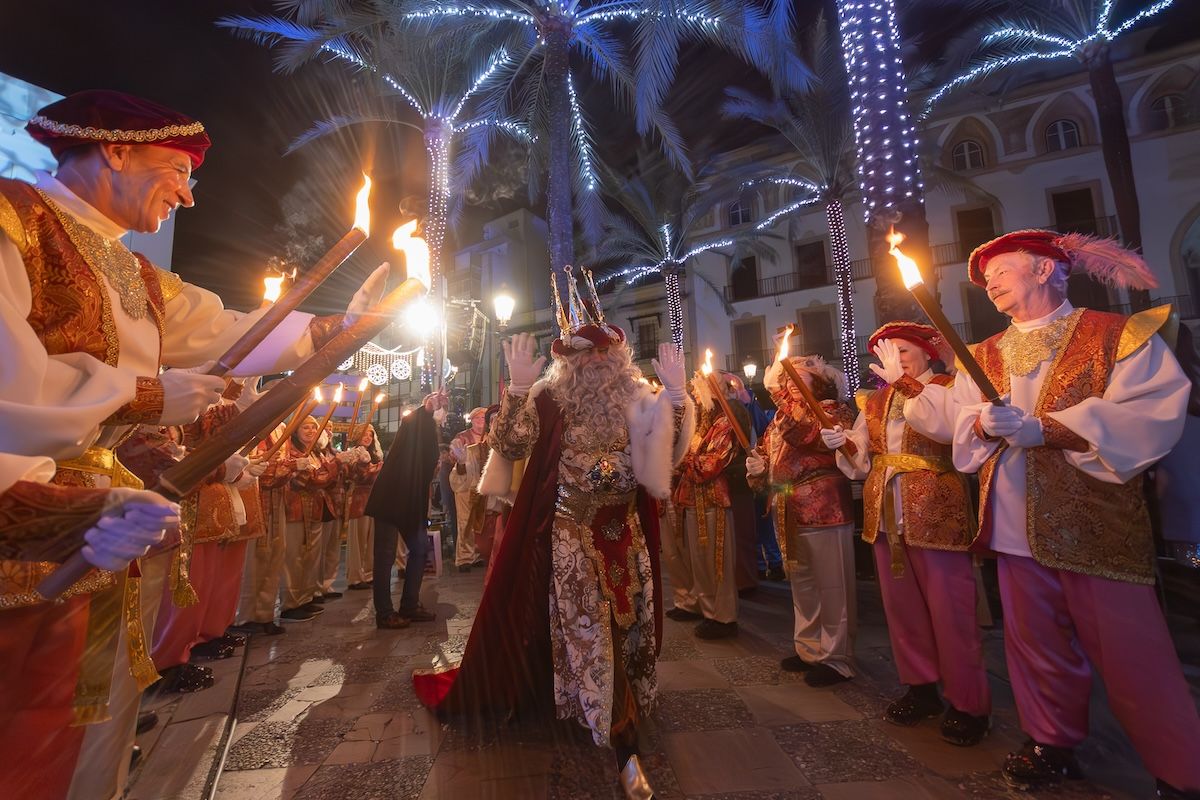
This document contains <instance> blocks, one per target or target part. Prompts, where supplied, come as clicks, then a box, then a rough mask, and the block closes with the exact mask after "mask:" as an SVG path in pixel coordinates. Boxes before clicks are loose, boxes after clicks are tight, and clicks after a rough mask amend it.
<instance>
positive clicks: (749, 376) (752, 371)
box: [742, 361, 758, 383]
mask: <svg viewBox="0 0 1200 800" xmlns="http://www.w3.org/2000/svg"><path fill="white" fill-rule="evenodd" d="M742 374H743V375H745V376H746V381H747V382H748V383H754V376H755V375H757V374H758V364H755V363H754V362H753V361H747V362H746V363H745V364H742Z"/></svg>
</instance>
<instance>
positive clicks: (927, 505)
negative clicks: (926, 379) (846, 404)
mask: <svg viewBox="0 0 1200 800" xmlns="http://www.w3.org/2000/svg"><path fill="white" fill-rule="evenodd" d="M930 383H932V384H936V385H938V386H950V385H951V384H953V383H954V379H953V378H951V377H950V376H949V375H934V376H933V379H932V380H931V381H930ZM893 398H895V403H896V404H902V403H903V402H904V398H903V397H902V396H900V397H897V396H896V390H895V388H894V387H892V386H888V387H885V388H883V389H880V390H879V391H876V392H874V393H872V394H871V396H870V397H869V398H868V399H867V403H866V407H865V408H864V409H863V413H864V414H866V415H867V442H868V444H869V446H870V449H871V457H872V463H871V472H870V474H869V475H867V480H866V483H865V484H864V485H863V533H862V535H863V539H864V540H865V541H867V542H874V541H875V536H876V534H877V533H878V531H879V529H880V528H881V527H882V526H883V519H884V513H883V507H884V502H885V500H886V497H885V493H887V492H890V491H891V486H890V482H889V481H887V480H886V477H887V472H888V465H886V464H885V463H883V462H884V459H882V458H877V456H883V455H885V454H887V452H888V448H887V423H888V415H889V412H890V411H891V407H892V403H893ZM950 450H951V448H950V445H948V444H939V443H938V442H935V441H933V440H932V439H930V438H928V437H926V436H922V435H921V434H919V433H917V432H916V431H915V430H913V428H912V427H911V426H910V425H908V423H905V424H904V434H903V438H902V439H901V453H902V454H903V455H905V456H914V457H915V458H913V459H911V460H912V461H914V462H915V463H914V465H913V466H914V467H919V466H921V465H927V466H929V467H933V468H928V469H919V468H915V469H912V471H904V472H902V473H901V474H898V475H894V476H893V478H892V480H895V481H899V482H900V503H901V506H902V519H903V520H904V530H903V534H904V542H905V544H907V545H909V546H910V547H924V548H927V549H931V550H966V549H968V548H969V547H970V546H971V543H972V542H973V541H974V539H975V522H974V520H973V519H972V518H971V505H970V501H969V500H968V496H967V484H966V479H965V478H964V477H963V476H962V475H961V474H960V473H958V472H956V471H955V470H954V468H953V461H952V460H951V452H950Z"/></svg>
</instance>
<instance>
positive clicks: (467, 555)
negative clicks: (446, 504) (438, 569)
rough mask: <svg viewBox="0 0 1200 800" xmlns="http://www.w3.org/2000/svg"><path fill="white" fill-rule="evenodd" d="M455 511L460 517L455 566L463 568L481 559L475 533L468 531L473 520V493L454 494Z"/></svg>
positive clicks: (455, 545) (455, 547) (455, 549)
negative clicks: (469, 523)
mask: <svg viewBox="0 0 1200 800" xmlns="http://www.w3.org/2000/svg"><path fill="white" fill-rule="evenodd" d="M454 509H455V512H456V513H457V516H458V538H457V539H456V540H455V544H454V566H456V567H463V566H466V565H468V564H472V563H474V562H475V559H477V558H479V549H478V548H477V547H476V546H475V531H472V530H468V529H467V523H468V522H470V520H471V492H470V491H469V490H468V491H465V492H455V493H454Z"/></svg>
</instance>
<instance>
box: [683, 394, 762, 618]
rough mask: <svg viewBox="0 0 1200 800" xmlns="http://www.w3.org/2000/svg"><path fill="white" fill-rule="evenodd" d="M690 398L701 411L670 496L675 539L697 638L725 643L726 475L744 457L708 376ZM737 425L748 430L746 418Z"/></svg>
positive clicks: (733, 612)
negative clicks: (686, 564) (688, 579)
mask: <svg viewBox="0 0 1200 800" xmlns="http://www.w3.org/2000/svg"><path fill="white" fill-rule="evenodd" d="M692 395H693V396H694V397H695V398H696V402H697V405H698V406H699V409H698V410H697V413H696V431H695V433H693V434H692V438H691V442H690V444H689V446H688V451H687V454H686V455H684V457H683V461H682V462H681V463H680V465H679V469H678V476H679V477H678V480H677V481H676V483H675V491H674V493H673V495H672V502H673V503H674V506H675V524H676V525H677V526H678V528H679V530H677V531H676V532H675V536H676V541H682V542H683V552H684V553H685V554H686V557H687V558H688V560H689V561H690V570H689V572H690V573H691V576H692V587H691V591H692V593H693V594H694V596H695V598H696V607H697V608H698V609H699V612H700V615H701V616H702V617H703V619H702V620H701V622H700V624H699V625H697V626H696V629H695V634H696V636H698V637H699V638H701V639H724V638H727V637H730V636H736V635H737V580H736V576H735V570H736V562H737V555H736V553H737V540H736V533H735V530H734V520H733V503H732V499H731V487H730V485H729V480H728V479H727V478H726V476H725V470H726V469H728V467H729V465H730V464H732V463H733V462H734V461H735V460H738V461H742V462H744V461H745V458H746V453H745V451H744V450H742V448H741V446H740V445H739V444H738V442H737V438H736V437H735V435H734V433H733V423H732V421H731V420H730V419H729V417H727V416H726V415H725V413H724V412H723V411H722V410H721V407H720V406H718V405H717V402H716V400H715V399H714V397H713V390H712V385H711V383H710V382H709V380H708V376H706V375H703V374H701V373H700V372H696V374H695V375H694V376H693V377H692ZM732 407H733V408H734V409H735V411H734V413H737V412H738V411H742V407H741V404H740V403H737V402H736V400H735V402H734V403H733V404H732ZM737 423H738V424H741V425H745V426H746V428H744V429H748V428H749V418H748V417H746V416H745V414H743V415H742V416H741V417H739V419H738V420H737ZM676 608H679V606H678V600H677V602H676ZM685 610H686V609H685Z"/></svg>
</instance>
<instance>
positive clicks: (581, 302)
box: [550, 265, 625, 356]
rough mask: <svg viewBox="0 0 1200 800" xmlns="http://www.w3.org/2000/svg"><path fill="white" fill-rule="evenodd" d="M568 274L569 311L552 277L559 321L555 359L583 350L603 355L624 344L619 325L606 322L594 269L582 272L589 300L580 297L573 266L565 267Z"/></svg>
mask: <svg viewBox="0 0 1200 800" xmlns="http://www.w3.org/2000/svg"><path fill="white" fill-rule="evenodd" d="M566 273H567V303H566V308H564V307H563V300H562V296H561V295H560V294H559V291H558V282H557V281H556V280H555V279H554V276H553V275H551V276H550V290H551V292H552V293H553V297H554V315H555V318H556V319H557V320H558V338H557V339H555V340H554V344H553V345H551V347H550V351H551V352H552V353H553V354H554V355H556V356H568V355H571V354H572V353H579V352H582V351H584V350H596V351H597V352H604V351H605V350H607V349H608V348H609V347H611V346H613V345H616V344H623V343H624V342H625V331H623V330H621V329H620V328H618V327H617V326H616V325H610V324H609V323H608V322H606V321H605V319H604V310H603V309H602V308H600V296H599V295H598V294H597V293H596V284H595V282H594V281H593V280H592V272H591V270H586V269H585V270H583V280H584V286H585V288H586V289H587V297H586V298H585V297H582V296H581V295H580V294H579V285H578V283H577V282H576V280H575V275H574V273H573V272H572V270H571V267H570V265H568V266H567V267H566Z"/></svg>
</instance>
